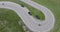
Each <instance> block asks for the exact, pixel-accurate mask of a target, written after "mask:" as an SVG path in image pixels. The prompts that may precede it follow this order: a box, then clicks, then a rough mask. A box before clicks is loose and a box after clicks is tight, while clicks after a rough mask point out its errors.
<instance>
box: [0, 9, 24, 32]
mask: <svg viewBox="0 0 60 32" xmlns="http://www.w3.org/2000/svg"><path fill="white" fill-rule="evenodd" d="M19 21H22V20H21V19H20V17H19V16H18V15H17V14H16V12H14V11H13V10H9V9H3V8H0V32H25V31H24V29H23V27H22V25H19V23H18V22H19Z"/></svg>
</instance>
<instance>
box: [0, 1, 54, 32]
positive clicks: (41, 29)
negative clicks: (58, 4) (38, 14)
mask: <svg viewBox="0 0 60 32" xmlns="http://www.w3.org/2000/svg"><path fill="white" fill-rule="evenodd" d="M24 2H26V1H24ZM2 3H4V5H3V4H2ZM29 3H31V2H29V1H27V4H29ZM33 4H34V3H33V2H32V3H31V4H29V5H31V6H33V7H34V8H37V9H39V10H41V11H42V12H43V13H44V15H45V18H46V19H45V20H44V22H37V21H36V20H35V19H34V18H33V17H32V16H30V15H29V14H28V12H29V10H28V9H27V8H26V7H24V8H23V7H21V6H20V5H19V4H16V3H13V2H7V1H1V2H0V8H6V9H11V10H13V11H15V12H16V13H17V14H18V16H19V17H20V18H21V19H22V21H23V22H24V23H25V25H26V26H27V27H28V28H29V29H30V30H32V31H34V32H45V31H48V30H50V29H52V27H53V26H54V21H55V19H54V15H53V14H52V13H51V11H50V10H49V9H47V8H45V7H43V6H40V5H37V6H36V4H35V6H36V7H35V6H34V5H33ZM38 24H41V25H42V26H38Z"/></svg>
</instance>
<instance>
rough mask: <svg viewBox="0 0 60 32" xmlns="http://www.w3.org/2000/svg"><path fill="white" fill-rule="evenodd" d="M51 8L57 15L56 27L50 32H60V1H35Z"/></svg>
mask: <svg viewBox="0 0 60 32" xmlns="http://www.w3.org/2000/svg"><path fill="white" fill-rule="evenodd" d="M33 1H35V2H37V3H39V4H41V5H44V6H46V7H47V8H49V9H50V10H51V11H52V12H53V14H54V15H55V26H54V28H53V29H52V30H51V31H50V32H60V0H33Z"/></svg>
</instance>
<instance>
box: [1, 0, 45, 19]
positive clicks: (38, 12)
mask: <svg viewBox="0 0 60 32" xmlns="http://www.w3.org/2000/svg"><path fill="white" fill-rule="evenodd" d="M0 1H11V2H15V3H18V4H20V5H24V6H25V7H27V8H28V9H29V10H30V12H31V13H32V16H33V17H34V18H36V17H35V16H36V15H38V16H39V17H40V19H39V20H44V19H45V16H44V14H43V13H42V12H41V11H39V10H38V9H35V8H33V7H31V6H29V5H28V4H26V3H24V2H21V1H20V0H0ZM36 19H37V18H36Z"/></svg>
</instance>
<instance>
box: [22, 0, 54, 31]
mask: <svg viewBox="0 0 60 32" xmlns="http://www.w3.org/2000/svg"><path fill="white" fill-rule="evenodd" d="M21 1H22V2H24V3H27V4H28V5H30V6H32V7H34V8H36V9H38V10H40V11H41V12H43V14H44V15H45V20H44V21H39V22H37V21H36V20H35V23H36V24H38V23H39V24H41V25H42V26H40V27H37V29H35V31H40V32H48V31H50V30H51V29H52V28H53V27H54V23H55V18H54V15H53V13H52V12H51V10H49V9H48V8H46V7H44V6H42V5H40V4H38V3H36V2H34V1H32V0H21ZM35 28H36V26H35ZM38 29H39V30H38Z"/></svg>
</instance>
